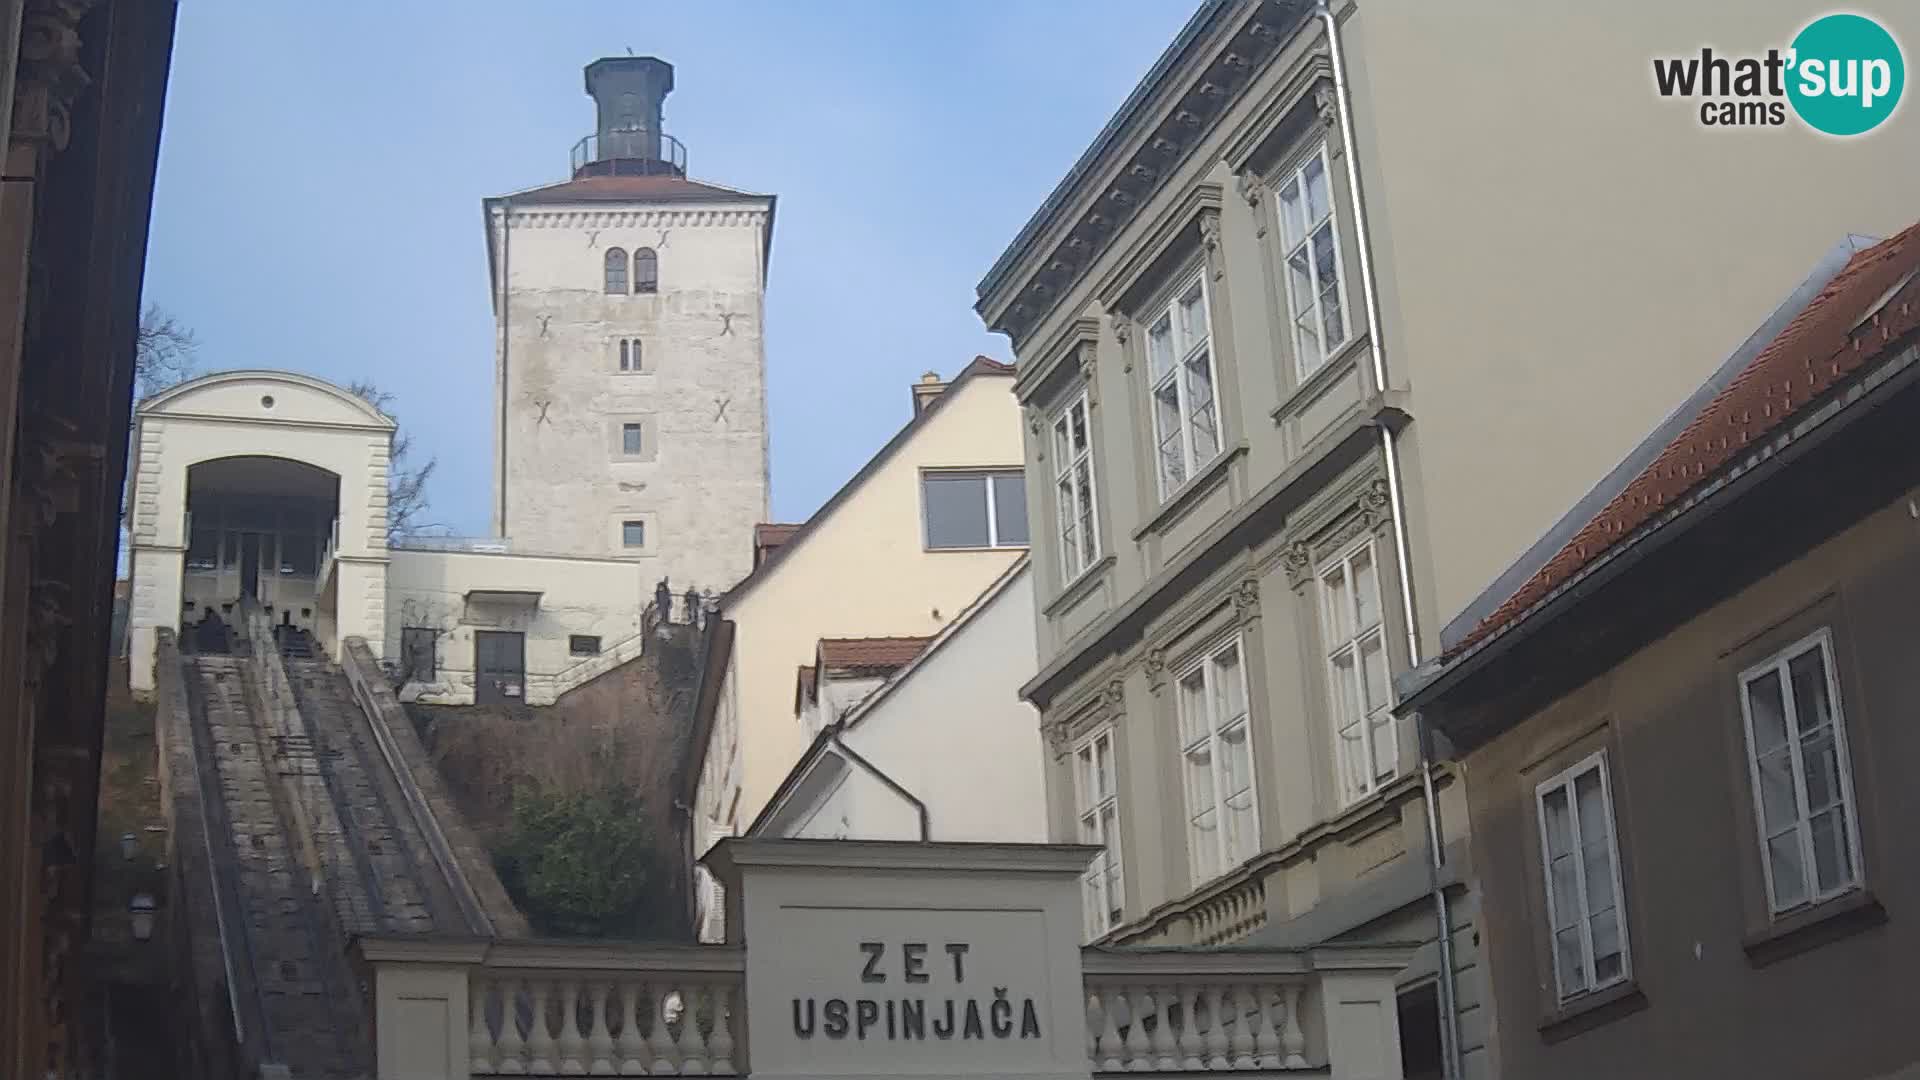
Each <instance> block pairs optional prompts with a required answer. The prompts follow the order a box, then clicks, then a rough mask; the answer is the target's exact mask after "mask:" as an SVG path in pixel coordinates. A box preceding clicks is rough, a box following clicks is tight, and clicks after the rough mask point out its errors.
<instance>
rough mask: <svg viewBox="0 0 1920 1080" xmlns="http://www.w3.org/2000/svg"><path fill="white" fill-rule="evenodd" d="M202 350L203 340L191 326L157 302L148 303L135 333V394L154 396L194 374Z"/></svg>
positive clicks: (137, 398) (143, 396) (140, 397)
mask: <svg viewBox="0 0 1920 1080" xmlns="http://www.w3.org/2000/svg"><path fill="white" fill-rule="evenodd" d="M199 350H200V342H199V340H198V339H196V338H195V337H194V336H193V331H192V330H189V329H187V328H186V327H185V326H183V325H181V324H180V322H179V321H178V320H176V319H175V318H174V317H173V316H172V315H170V314H168V313H167V312H165V311H163V310H161V309H160V307H159V306H158V305H155V304H148V305H147V310H145V311H144V312H141V314H140V329H139V331H138V333H137V334H135V336H134V348H133V388H134V389H133V394H134V398H135V399H136V400H140V399H144V398H148V397H151V396H152V395H154V394H157V393H159V392H160V391H162V390H165V389H167V388H168V387H170V386H177V385H179V384H180V383H183V382H185V381H186V380H187V379H188V378H190V377H192V375H193V361H194V357H195V355H196V354H197V353H198V352H199Z"/></svg>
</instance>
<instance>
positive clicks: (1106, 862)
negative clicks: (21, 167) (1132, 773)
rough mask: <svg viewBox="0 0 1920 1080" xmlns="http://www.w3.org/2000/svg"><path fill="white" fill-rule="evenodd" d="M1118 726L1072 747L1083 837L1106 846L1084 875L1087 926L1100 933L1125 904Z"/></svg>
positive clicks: (1110, 925) (1085, 841) (1092, 933)
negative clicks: (1115, 743)
mask: <svg viewBox="0 0 1920 1080" xmlns="http://www.w3.org/2000/svg"><path fill="white" fill-rule="evenodd" d="M1116 771H1117V766H1116V764H1115V762H1114V756H1113V728H1112V726H1111V725H1107V726H1102V727H1100V728H1098V729H1096V730H1095V731H1094V732H1093V733H1092V734H1090V735H1088V736H1087V737H1086V738H1085V739H1083V740H1081V742H1080V745H1079V747H1078V748H1076V749H1075V750H1074V752H1073V800H1074V810H1075V811H1076V812H1077V813H1078V815H1079V818H1080V842H1081V843H1083V844H1092V845H1095V846H1097V847H1099V848H1100V849H1101V851H1100V854H1098V855H1095V856H1094V857H1093V862H1092V864H1091V865H1089V866H1088V867H1087V872H1086V874H1085V876H1083V877H1082V878H1081V887H1082V894H1083V897H1084V900H1085V910H1086V930H1087V937H1088V938H1089V939H1092V938H1097V937H1099V936H1101V935H1102V934H1105V933H1106V932H1107V931H1109V930H1111V929H1113V928H1114V927H1115V926H1116V925H1118V924H1119V922H1120V918H1121V913H1122V912H1123V911H1124V910H1125V908H1126V892H1125V885H1124V878H1123V876H1122V874H1121V867H1120V793H1119V789H1118V787H1117V786H1116V785H1115V777H1114V774H1115V772H1116Z"/></svg>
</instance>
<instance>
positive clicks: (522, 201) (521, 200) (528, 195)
mask: <svg viewBox="0 0 1920 1080" xmlns="http://www.w3.org/2000/svg"><path fill="white" fill-rule="evenodd" d="M501 198H505V199H511V200H513V202H514V204H515V205H516V206H543V205H552V204H554V203H575V202H737V201H739V200H741V199H770V198H772V196H771V195H759V194H756V193H754V192H751V191H740V190H738V189H736V188H730V187H722V186H721V185H719V184H705V183H701V182H700V181H698V180H689V179H687V178H686V177H684V176H675V175H673V174H671V173H658V174H654V175H652V176H582V177H580V178H578V179H576V180H566V181H562V182H560V183H558V184H546V185H544V186H542V187H536V188H528V189H527V190H525V191H516V192H514V193H513V194H511V195H505V196H501Z"/></svg>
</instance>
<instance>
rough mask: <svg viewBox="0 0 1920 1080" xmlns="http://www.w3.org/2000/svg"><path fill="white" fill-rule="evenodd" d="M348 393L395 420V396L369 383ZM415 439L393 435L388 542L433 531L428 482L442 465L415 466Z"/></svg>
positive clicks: (350, 387) (349, 387)
mask: <svg viewBox="0 0 1920 1080" xmlns="http://www.w3.org/2000/svg"><path fill="white" fill-rule="evenodd" d="M347 392H348V393H350V394H352V395H354V396H355V397H358V398H360V399H361V400H362V401H365V402H366V403H367V404H369V405H371V406H373V407H374V408H376V409H379V410H380V411H381V412H383V413H386V414H387V415H388V416H392V415H393V412H392V409H391V408H390V407H389V406H391V405H392V403H393V395H392V394H391V393H388V392H387V391H385V390H382V389H380V388H379V387H377V386H375V385H373V383H371V382H368V381H366V380H357V381H355V382H351V383H348V384H347ZM412 456H413V436H412V435H409V434H408V433H407V432H405V431H395V432H394V433H393V452H392V454H391V455H389V456H388V459H387V539H389V540H392V539H395V538H396V537H401V536H412V535H413V534H414V533H417V532H419V531H421V530H422V529H426V528H431V527H433V526H432V525H430V524H429V523H428V522H426V521H424V520H422V519H423V517H424V516H425V514H426V511H427V506H428V502H427V481H428V480H430V479H432V478H433V470H434V469H435V468H437V467H438V466H439V464H440V459H439V458H434V457H430V458H428V459H427V460H426V461H424V462H421V463H420V464H414V463H413V460H412Z"/></svg>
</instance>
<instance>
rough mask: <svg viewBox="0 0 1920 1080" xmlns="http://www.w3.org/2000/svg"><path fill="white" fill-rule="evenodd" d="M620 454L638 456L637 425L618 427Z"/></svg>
mask: <svg viewBox="0 0 1920 1080" xmlns="http://www.w3.org/2000/svg"><path fill="white" fill-rule="evenodd" d="M620 452H621V453H623V454H638V453H639V452H640V425H639V424H621V425H620Z"/></svg>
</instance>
